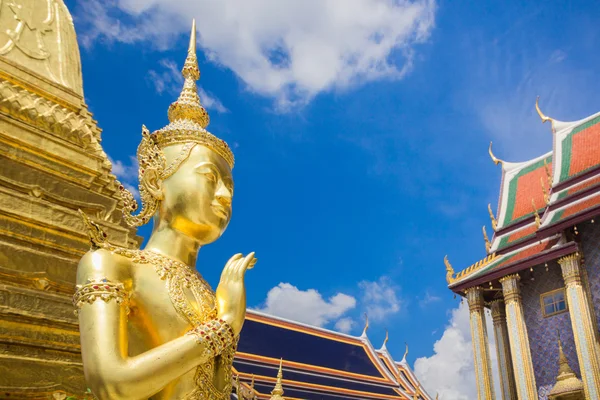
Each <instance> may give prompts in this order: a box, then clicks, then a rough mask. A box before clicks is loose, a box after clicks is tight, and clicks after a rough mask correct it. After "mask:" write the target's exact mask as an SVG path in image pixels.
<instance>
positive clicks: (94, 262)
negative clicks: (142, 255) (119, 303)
mask: <svg viewBox="0 0 600 400" xmlns="http://www.w3.org/2000/svg"><path fill="white" fill-rule="evenodd" d="M80 214H81V216H82V218H83V222H84V225H85V227H86V229H87V231H88V235H89V237H90V242H91V245H92V248H91V249H90V250H89V251H88V252H87V253H85V254H84V255H83V257H82V258H81V260H80V261H79V265H78V266H77V283H78V284H81V283H83V282H86V281H87V280H88V279H101V278H107V279H110V280H117V281H121V282H124V281H127V280H129V279H130V276H131V265H132V261H131V257H128V256H127V255H128V254H129V253H134V252H135V250H130V249H126V248H123V247H120V246H115V245H112V244H110V243H109V242H108V236H107V235H106V233H105V232H104V231H103V230H102V228H101V227H100V226H99V225H98V224H97V223H95V222H93V221H92V220H90V219H89V217H88V216H87V215H85V213H83V212H82V211H81V210H80Z"/></svg>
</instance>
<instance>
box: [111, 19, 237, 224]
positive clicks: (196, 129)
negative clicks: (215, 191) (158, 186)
mask: <svg viewBox="0 0 600 400" xmlns="http://www.w3.org/2000/svg"><path fill="white" fill-rule="evenodd" d="M181 74H182V75H183V78H184V82H183V89H182V90H181V94H180V95H179V98H178V99H177V100H176V101H175V102H173V103H172V104H171V105H170V106H169V111H168V116H169V124H168V125H167V126H165V127H164V128H162V129H159V130H157V131H156V132H153V133H150V132H149V131H148V129H147V128H146V127H145V126H143V127H142V141H141V142H140V145H139V146H138V150H137V158H138V162H139V174H138V177H139V181H140V185H139V192H140V198H141V201H142V210H141V211H140V213H139V214H137V215H133V214H132V213H133V212H135V211H136V210H137V208H138V204H137V201H136V200H135V198H134V197H133V195H132V194H131V192H130V191H129V190H127V189H125V187H124V186H123V185H121V184H120V183H119V189H120V190H121V196H122V198H123V202H124V208H123V214H124V217H125V221H126V222H127V224H129V225H130V226H140V225H144V224H145V223H146V222H148V221H149V220H150V218H151V217H152V216H153V215H154V213H155V212H156V210H157V208H158V204H159V200H158V199H156V198H155V197H154V196H152V194H150V192H148V191H147V190H146V188H145V187H144V184H143V183H142V182H143V180H142V179H143V177H144V174H145V173H146V172H147V171H149V170H150V169H154V170H156V171H157V172H158V174H159V178H160V179H161V180H164V179H167V178H168V177H169V176H171V175H172V174H173V173H175V171H177V169H178V168H179V166H180V165H181V163H183V162H184V161H185V160H186V159H187V158H188V157H189V155H190V153H191V151H192V149H193V148H194V146H195V145H201V146H205V147H208V148H209V149H211V150H212V151H214V152H215V153H217V154H218V155H220V156H221V157H222V158H223V159H224V160H225V161H226V162H227V164H228V165H229V167H230V168H231V169H233V165H234V157H233V153H232V152H231V149H230V148H229V146H228V145H227V143H226V142H225V141H224V140H221V139H219V138H218V137H216V136H215V135H213V134H212V133H210V132H209V131H207V130H206V127H207V126H208V123H209V122H210V117H209V116H208V113H207V112H206V109H205V108H204V107H203V106H202V104H201V103H200V97H199V96H198V88H197V86H196V81H197V80H198V79H200V69H199V68H198V58H197V56H196V22H195V21H194V22H193V23H192V33H191V36H190V46H189V49H188V54H187V58H186V60H185V63H184V65H183V69H182V71H181ZM173 144H184V146H183V148H182V150H181V153H180V154H179V156H178V157H177V158H176V159H175V160H173V162H172V163H171V164H170V165H167V161H166V159H165V156H164V154H163V151H162V149H163V148H165V147H167V146H170V145H173Z"/></svg>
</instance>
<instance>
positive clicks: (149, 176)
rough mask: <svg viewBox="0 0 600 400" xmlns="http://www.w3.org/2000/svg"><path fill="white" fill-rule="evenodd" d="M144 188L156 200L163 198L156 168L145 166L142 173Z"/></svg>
mask: <svg viewBox="0 0 600 400" xmlns="http://www.w3.org/2000/svg"><path fill="white" fill-rule="evenodd" d="M140 183H141V184H142V185H144V188H145V189H146V190H147V191H148V192H149V193H150V194H151V195H152V197H154V198H155V199H157V200H162V199H163V192H162V179H160V174H159V173H158V171H157V170H156V168H147V169H146V171H144V174H143V175H142V182H140Z"/></svg>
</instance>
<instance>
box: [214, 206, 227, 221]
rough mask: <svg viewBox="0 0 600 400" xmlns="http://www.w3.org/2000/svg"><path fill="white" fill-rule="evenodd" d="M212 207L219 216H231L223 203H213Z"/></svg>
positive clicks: (225, 217)
mask: <svg viewBox="0 0 600 400" xmlns="http://www.w3.org/2000/svg"><path fill="white" fill-rule="evenodd" d="M211 209H212V211H213V213H214V214H215V215H216V216H217V217H219V218H222V219H227V218H229V211H228V210H227V209H226V208H225V207H223V206H222V205H220V204H211Z"/></svg>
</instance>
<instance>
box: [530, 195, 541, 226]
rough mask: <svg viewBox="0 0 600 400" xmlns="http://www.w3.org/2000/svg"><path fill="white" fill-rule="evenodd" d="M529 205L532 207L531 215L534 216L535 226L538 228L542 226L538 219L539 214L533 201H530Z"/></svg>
mask: <svg viewBox="0 0 600 400" xmlns="http://www.w3.org/2000/svg"><path fill="white" fill-rule="evenodd" d="M531 205H532V207H533V214H534V215H535V226H536V227H538V228H539V227H540V225H542V219H541V218H540V214H539V213H538V209H537V207H536V206H535V200H534V199H531Z"/></svg>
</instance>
